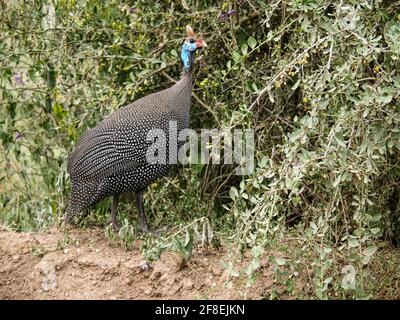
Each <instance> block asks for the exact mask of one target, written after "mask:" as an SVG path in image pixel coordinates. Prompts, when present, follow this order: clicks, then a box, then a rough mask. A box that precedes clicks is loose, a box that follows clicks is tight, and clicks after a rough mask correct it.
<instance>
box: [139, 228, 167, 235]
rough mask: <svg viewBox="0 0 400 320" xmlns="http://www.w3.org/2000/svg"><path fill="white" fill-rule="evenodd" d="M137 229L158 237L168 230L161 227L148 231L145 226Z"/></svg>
mask: <svg viewBox="0 0 400 320" xmlns="http://www.w3.org/2000/svg"><path fill="white" fill-rule="evenodd" d="M139 229H140V231H141V232H143V233H150V234H152V235H154V236H160V235H161V234H162V233H163V232H165V231H166V230H168V228H167V227H162V228H157V229H149V227H148V226H147V225H146V226H144V225H141V226H140V228H139Z"/></svg>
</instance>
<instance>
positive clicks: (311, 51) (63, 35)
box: [0, 0, 400, 298]
mask: <svg viewBox="0 0 400 320" xmlns="http://www.w3.org/2000/svg"><path fill="white" fill-rule="evenodd" d="M0 7H1V13H0V15H1V17H0V28H1V35H0V63H1V64H0V104H1V107H2V108H3V110H4V111H3V112H1V114H0V124H1V129H0V130H1V131H0V139H1V141H2V146H1V148H2V162H1V163H2V164H1V174H0V181H1V184H0V191H1V195H0V206H1V209H0V210H1V211H0V221H1V222H2V223H5V224H7V225H9V226H11V227H12V228H14V229H16V230H32V229H33V230H40V229H43V228H47V227H48V226H50V225H52V224H54V223H55V222H57V221H59V218H60V216H61V215H62V212H63V210H65V206H66V199H67V196H68V193H69V182H68V179H67V175H66V161H67V157H68V154H69V153H70V152H71V151H72V149H73V147H74V144H75V143H76V141H77V139H79V137H80V135H81V134H82V133H83V132H84V131H85V130H86V129H88V128H90V127H92V126H94V125H95V124H96V123H97V122H98V121H99V120H100V119H102V118H104V117H105V116H106V115H108V114H110V113H111V112H113V111H114V110H116V109H118V108H119V107H121V106H123V105H124V104H126V103H128V102H130V101H133V100H135V99H137V98H139V97H141V96H144V95H146V94H149V93H151V92H155V91H158V90H161V89H163V88H166V87H168V86H170V85H171V84H172V82H171V80H172V79H178V78H179V77H180V63H179V61H178V60H179V58H178V57H179V49H180V46H181V43H182V39H183V36H184V29H185V28H184V27H185V26H186V24H191V25H192V26H193V28H194V30H195V31H197V32H199V33H201V34H202V35H203V36H204V38H205V39H206V41H207V43H208V45H209V47H208V48H207V50H205V51H203V52H202V53H201V54H200V55H198V59H197V62H196V72H195V73H196V75H195V89H194V93H195V97H194V99H193V107H192V111H191V127H192V128H194V129H199V128H219V127H223V128H252V129H254V130H255V143H256V154H255V157H256V159H257V164H256V170H255V172H254V173H253V174H251V175H250V176H244V177H240V176H234V175H233V174H232V169H233V168H232V166H231V165H212V164H208V165H203V166H201V165H196V166H189V167H178V168H175V169H174V171H173V173H172V174H171V175H170V176H169V177H166V178H165V179H163V180H161V181H159V182H158V183H156V184H154V185H152V186H151V187H150V188H149V192H147V194H146V196H145V199H146V203H145V206H146V210H147V212H148V215H149V217H150V222H151V223H152V224H155V225H164V224H169V225H174V224H182V223H183V224H186V225H190V223H191V222H192V221H195V220H196V219H201V218H203V217H205V218H206V219H207V221H210V222H211V225H213V228H214V229H215V231H216V232H218V233H219V234H220V235H221V237H226V238H227V239H229V241H231V242H232V241H233V243H235V247H237V248H239V249H240V250H239V251H245V250H247V249H248V248H253V253H254V254H253V258H254V259H253V260H252V265H250V266H249V269H248V272H247V274H248V275H249V277H250V278H251V277H252V275H253V273H254V272H256V271H257V268H258V262H257V261H258V259H259V256H260V250H261V251H262V250H264V249H265V248H268V247H272V246H274V245H275V244H276V243H278V242H279V241H282V239H286V238H288V237H293V236H294V237H296V239H298V242H299V245H300V247H301V248H302V250H306V251H308V252H310V256H312V257H313V258H312V259H314V263H313V268H314V269H315V274H314V284H315V290H314V292H315V295H316V296H317V297H318V298H327V297H329V294H328V293H329V291H330V290H331V282H332V279H333V278H332V277H335V274H336V276H337V274H338V272H339V273H340V270H339V271H337V270H336V271H334V269H335V268H337V265H338V264H337V262H338V261H339V260H338V258H337V256H336V255H334V254H333V252H332V248H335V249H337V250H339V251H340V252H342V253H341V259H345V261H346V262H347V264H351V265H354V266H356V267H357V268H361V269H362V266H363V265H368V263H369V261H370V258H371V256H372V255H373V254H374V253H375V251H376V249H377V240H379V239H389V240H390V241H392V243H394V244H396V243H400V206H399V197H400V187H399V183H398V181H399V176H400V167H399V152H400V112H399V111H400V105H399V92H400V77H399V58H400V57H399V54H400V45H399V43H400V13H399V8H400V4H399V2H398V1H396V2H393V1H383V0H375V1H372V0H369V1H368V0H364V1H355V0H354V1H353V0H341V1H328V0H291V1H283V0H274V1H233V0H232V1H225V2H221V1H197V0H196V1H195V0H185V1H183V0H182V1H163V2H159V1H116V0H105V1H101V2H100V1H97V0H90V1H80V0H54V1H50V0H49V1H39V0H36V1H22V0H19V1H13V2H10V1H0ZM228 10H235V11H234V13H233V14H231V15H230V16H228V15H227V12H228ZM171 78H172V79H171ZM199 195H200V196H199ZM131 207H132V206H131V205H129V206H128V204H126V206H125V207H124V209H123V210H121V211H122V212H123V214H122V218H121V221H122V219H125V218H128V220H129V219H130V221H132V219H131V218H130V216H131V214H128V213H129V211H130V210H131V211H133V209H128V208H131ZM91 211H92V214H91V215H89V216H88V218H87V219H88V220H86V221H89V222H90V223H95V224H99V223H100V224H105V223H106V221H107V218H106V216H107V215H108V202H107V201H103V202H102V203H100V204H99V205H97V206H96V207H95V208H92V209H91ZM94 212H96V214H94ZM131 213H132V214H136V213H133V212H131ZM90 217H92V218H90ZM93 217H95V219H93ZM90 219H92V220H90ZM128 220H124V221H125V223H124V226H126V228H125V229H126V230H125V229H124V230H125V231H126V232H125V231H124V237H123V238H124V239H128V238H129V239H131V240H132V239H134V238H132V236H131V235H130V233H129V232H128V231H130V232H133V231H132V230H131V228H129V227H128V226H129V225H127V223H126V221H128ZM182 230H186V231H185V232H186V234H187V232H188V231H187V230H188V229H185V228H183V229H182ZM185 232H183V236H184V235H185ZM222 235H223V236H222ZM146 246H147V247H146V248H150V247H151V246H152V245H151V244H150V243H149V244H146ZM165 247H168V246H167V245H166V246H165ZM153 248H154V247H153ZM254 248H256V250H255V249H254ZM149 250H150V249H149ZM281 262H282V261H281ZM282 265H284V263H281V264H279V263H278V266H282ZM361 269H360V270H361ZM357 276H358V277H362V276H363V275H362V273H358V274H357ZM337 279H338V278H334V280H335V281H336V280H337ZM361 280H362V279H361ZM335 281H334V282H335ZM335 283H336V284H337V283H339V285H340V280H338V281H336V282H335ZM358 283H361V287H357V288H355V289H354V290H355V291H354V292H355V296H357V297H365V296H367V294H366V293H365V292H363V287H362V283H363V282H362V281H360V282H358ZM342 289H343V290H348V288H347V287H346V286H342ZM335 290H339V289H338V288H336V289H335ZM357 290H358V291H357Z"/></svg>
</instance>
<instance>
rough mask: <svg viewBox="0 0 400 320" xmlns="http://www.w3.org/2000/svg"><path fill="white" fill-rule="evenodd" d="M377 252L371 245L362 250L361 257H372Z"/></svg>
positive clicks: (375, 247) (376, 248)
mask: <svg viewBox="0 0 400 320" xmlns="http://www.w3.org/2000/svg"><path fill="white" fill-rule="evenodd" d="M377 250H378V247H377V246H375V245H372V246H370V247H368V248H366V249H364V250H363V255H365V256H372V255H373V254H374V253H375V252H376V251H377Z"/></svg>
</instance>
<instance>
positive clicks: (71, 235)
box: [0, 227, 271, 299]
mask: <svg viewBox="0 0 400 320" xmlns="http://www.w3.org/2000/svg"><path fill="white" fill-rule="evenodd" d="M221 255H222V253H219V252H216V251H215V252H209V251H208V252H196V253H195V254H194V256H193V258H192V259H191V260H190V262H189V263H188V264H186V265H185V264H182V260H181V259H180V258H179V256H178V255H176V254H174V253H167V254H164V255H163V257H162V259H161V260H160V261H157V262H154V263H153V264H152V265H148V264H146V263H145V261H144V259H143V257H142V255H141V253H140V251H139V250H138V249H134V250H132V251H127V250H125V249H124V248H122V247H120V246H111V245H110V244H109V242H108V241H107V239H106V238H105V235H104V231H103V230H99V229H90V230H88V229H86V230H78V229H73V230H69V231H68V232H67V233H65V232H63V231H61V230H59V229H52V230H50V231H48V232H46V233H30V232H29V233H16V232H12V231H9V230H6V229H4V228H2V227H0V299H230V298H243V293H244V291H245V289H244V284H243V288H241V287H240V285H237V286H236V287H235V288H232V289H229V290H228V289H227V287H226V282H227V273H226V271H224V269H223V268H222V266H221V259H222V256H221ZM270 283H271V281H270V279H269V275H268V270H267V269H266V270H265V273H263V274H262V276H261V277H260V278H259V280H258V281H257V283H256V284H255V285H254V286H253V288H252V289H251V290H250V291H249V292H248V295H247V298H251V299H260V298H262V297H263V294H264V293H265V290H266V288H267V287H268V286H269V285H270Z"/></svg>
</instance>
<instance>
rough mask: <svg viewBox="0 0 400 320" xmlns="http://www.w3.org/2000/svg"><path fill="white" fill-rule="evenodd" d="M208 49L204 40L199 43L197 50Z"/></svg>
mask: <svg viewBox="0 0 400 320" xmlns="http://www.w3.org/2000/svg"><path fill="white" fill-rule="evenodd" d="M207 47H208V45H207V43H206V42H205V41H204V40H203V39H201V40H199V41H197V48H207Z"/></svg>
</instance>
